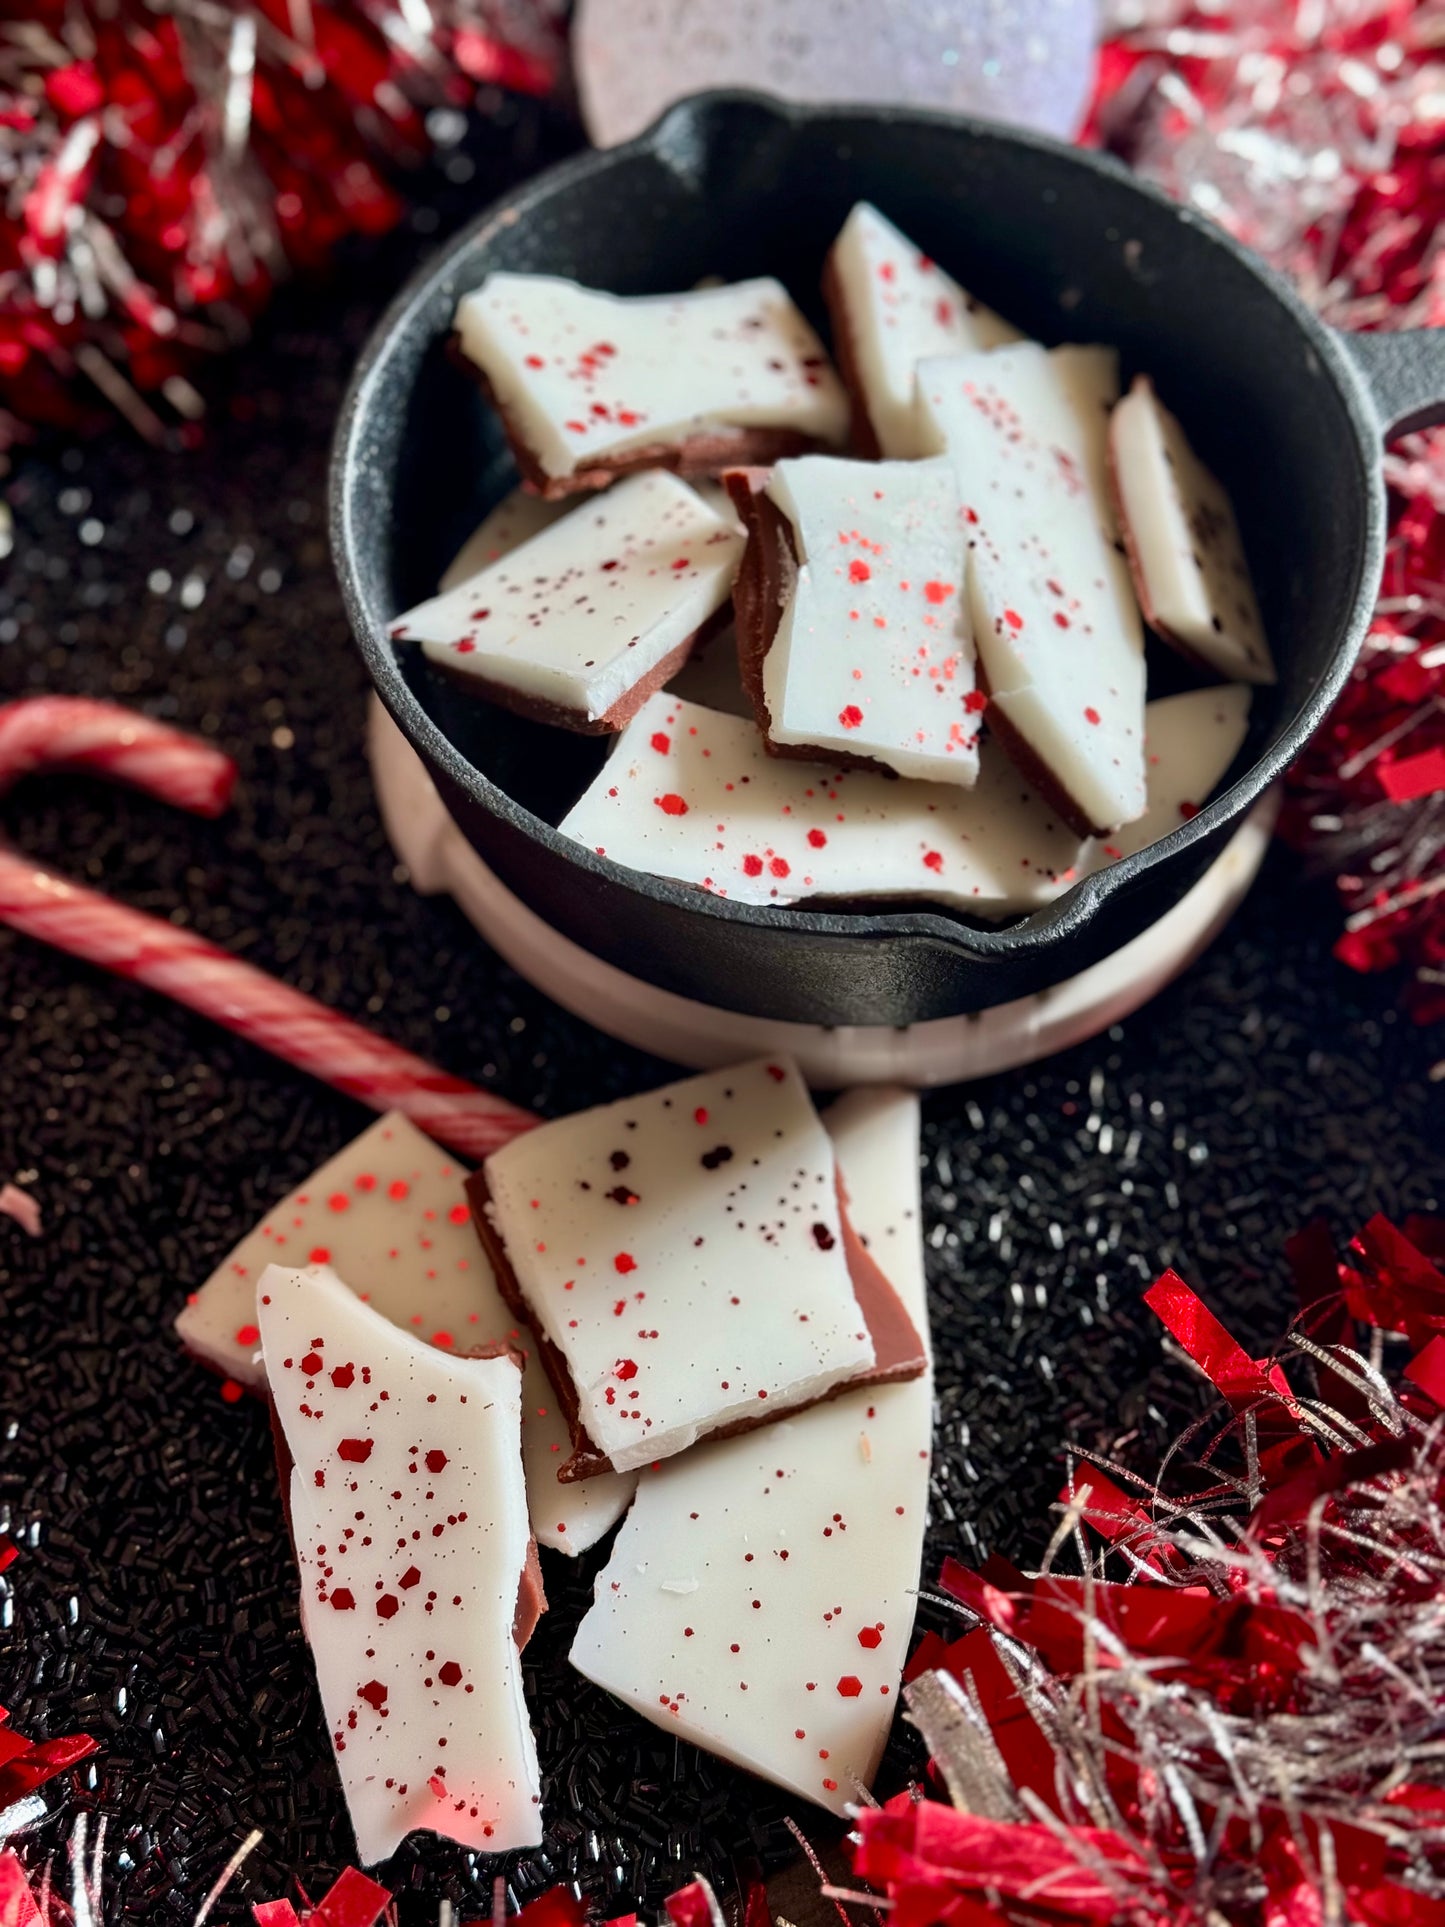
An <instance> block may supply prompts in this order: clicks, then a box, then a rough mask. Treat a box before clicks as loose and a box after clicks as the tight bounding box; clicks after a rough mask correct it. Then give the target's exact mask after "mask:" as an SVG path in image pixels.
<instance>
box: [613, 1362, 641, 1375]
mask: <svg viewBox="0 0 1445 1927" xmlns="http://www.w3.org/2000/svg"><path fill="white" fill-rule="evenodd" d="M615 1369H616V1374H617V1377H618V1378H621V1379H628V1378H636V1376H637V1366H636V1365H635V1364H634V1363H633V1361H632V1360H631V1359H630V1358H619V1359H618V1361H617V1365H616V1368H615Z"/></svg>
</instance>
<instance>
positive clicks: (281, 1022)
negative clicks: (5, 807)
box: [0, 696, 537, 1160]
mask: <svg viewBox="0 0 1445 1927" xmlns="http://www.w3.org/2000/svg"><path fill="white" fill-rule="evenodd" d="M40 769H87V770H92V771H95V772H96V773H98V774H102V775H105V776H108V777H111V778H114V779H115V780H116V781H118V782H125V783H130V784H133V785H134V786H135V787H136V788H137V789H142V790H145V791H146V792H147V793H148V794H150V795H152V796H156V797H159V798H160V800H161V801H162V802H165V803H174V804H176V805H177V806H178V807H179V808H181V809H184V810H190V811H192V812H193V813H195V814H197V815H201V816H216V815H219V813H220V812H221V810H223V809H224V808H225V806H226V803H227V801H228V800H229V798H230V794H231V790H232V787H233V785H234V783H235V778H236V768H235V765H234V763H232V761H231V759H230V758H229V757H228V756H225V755H223V754H222V752H221V751H220V750H218V749H214V748H213V747H212V746H211V745H210V744H209V743H203V742H201V741H199V740H198V739H197V738H196V737H194V736H188V735H186V734H185V733H184V732H183V731H181V730H177V729H171V728H169V727H168V726H167V725H166V724H164V723H154V722H151V721H149V720H148V719H147V718H145V717H143V716H137V715H135V714H134V713H133V712H131V711H130V710H126V709H121V708H119V707H118V706H117V705H116V704H114V703H102V702H89V701H86V700H84V699H81V698H72V697H61V696H35V697H31V698H28V699H26V700H23V701H20V702H14V703H9V704H6V705H4V706H0V790H4V789H6V788H8V787H9V785H10V784H11V783H12V782H13V781H15V780H16V778H17V777H20V776H23V775H26V774H28V773H29V772H31V771H33V770H40ZM0 923H7V924H9V925H10V927H11V928H12V929H14V930H19V931H21V932H23V934H24V935H26V936H29V937H38V938H39V939H40V941H41V942H42V943H48V944H53V945H54V946H55V948H56V949H57V950H63V951H65V952H66V953H67V954H68V955H70V956H72V957H79V958H82V959H83V960H84V961H85V962H86V963H93V964H99V965H100V966H101V968H102V969H105V970H110V971H113V972H114V973H115V974H116V975H117V976H119V977H129V978H131V979H133V980H134V981H135V982H136V983H141V984H145V985H147V986H148V987H149V988H150V989H152V990H159V991H161V992H162V993H163V994H164V995H165V996H167V997H172V998H174V999H175V1001H176V1002H177V1003H180V1004H185V1005H186V1006H187V1007H188V1008H189V1009H191V1010H196V1011H199V1012H200V1013H201V1015H202V1016H203V1017H209V1018H211V1019H212V1021H213V1022H215V1023H218V1024H222V1025H224V1026H225V1028H226V1029H227V1030H231V1031H234V1032H235V1033H236V1035H237V1036H238V1037H244V1038H245V1039H246V1040H247V1041H248V1042H249V1043H253V1044H258V1045H260V1047H261V1048H262V1049H263V1050H268V1051H270V1052H271V1053H272V1054H273V1055H274V1056H276V1057H279V1058H281V1059H282V1060H283V1061H284V1062H285V1063H287V1064H291V1065H293V1066H294V1067H295V1068H296V1069H297V1070H303V1071H306V1072H308V1073H309V1074H310V1075H311V1076H312V1077H316V1078H319V1079H320V1080H321V1081H322V1082H323V1083H326V1084H330V1085H332V1086H333V1087H334V1088H335V1089H337V1090H339V1091H345V1092H346V1093H347V1095H348V1096H350V1097H355V1098H359V1099H360V1100H361V1102H362V1103H363V1104H369V1105H370V1106H371V1108H372V1109H373V1110H376V1111H400V1112H402V1113H403V1115H405V1116H406V1117H409V1118H410V1119H411V1121H412V1122H413V1123H414V1124H415V1125H416V1126H417V1127H418V1129H419V1130H423V1131H425V1132H426V1133H427V1135H428V1136H430V1137H434V1138H438V1139H440V1141H441V1142H442V1143H444V1144H447V1145H450V1146H451V1148H452V1149H453V1150H454V1151H456V1152H458V1153H459V1154H460V1155H461V1156H463V1157H466V1158H469V1159H473V1160H476V1159H479V1158H483V1157H486V1156H487V1155H488V1153H489V1152H492V1151H495V1150H497V1149H498V1147H499V1146H501V1145H503V1144H506V1143H508V1142H509V1141H510V1140H511V1139H512V1138H514V1137H516V1136H518V1134H519V1133H521V1132H522V1131H526V1130H530V1129H531V1127H532V1126H533V1125H534V1124H535V1123H536V1122H537V1119H536V1118H535V1117H534V1116H533V1115H532V1114H531V1112H529V1111H524V1110H521V1109H519V1108H518V1107H517V1106H516V1105H515V1104H509V1103H507V1101H506V1099H505V1098H501V1097H497V1096H495V1095H494V1094H493V1093H492V1092H490V1091H484V1090H479V1089H478V1088H477V1086H476V1085H474V1084H468V1083H466V1082H465V1080H464V1079H462V1078H460V1077H452V1076H450V1075H449V1074H448V1073H447V1072H446V1071H443V1070H439V1069H438V1068H437V1067H436V1065H435V1064H429V1063H428V1062H427V1061H426V1059H425V1058H423V1057H414V1056H413V1055H412V1053H411V1052H410V1051H405V1050H402V1049H401V1048H400V1046H399V1045H396V1044H392V1043H388V1042H387V1040H386V1039H385V1038H384V1037H378V1036H377V1035H376V1034H375V1032H374V1031H370V1030H367V1029H366V1028H365V1026H364V1025H362V1024H357V1023H353V1022H352V1020H351V1019H350V1018H349V1017H343V1016H341V1015H340V1014H339V1012H337V1011H334V1010H328V1009H327V1008H326V1006H325V1005H324V1004H318V1003H317V1002H316V1000H315V998H313V997H308V996H306V995H305V994H304V993H303V992H301V991H299V990H292V989H291V988H290V987H289V986H288V985H286V984H283V983H280V982H279V981H278V980H277V979H276V978H274V977H270V976H268V975H267V974H266V973H265V971H263V970H257V969H256V968H255V966H254V965H252V964H248V963H242V962H241V960H240V959H239V958H238V957H233V956H232V955H231V954H230V952H229V951H226V950H222V949H220V948H219V946H217V945H216V944H213V943H209V942H207V940H206V939H205V938H204V937H198V936H196V935H195V934H194V933H193V932H191V931H188V930H179V929H177V928H176V927H175V925H174V924H170V923H165V922H163V921H162V920H161V919H160V918H159V917H153V916H149V915H147V914H146V913H145V912H144V911H141V910H132V909H129V908H128V907H127V906H126V905H125V904H123V903H116V902H115V901H114V900H113V899H112V898H110V897H105V896H101V895H100V894H99V892H98V891H95V890H90V889H87V888H86V887H85V885H83V884H79V883H71V882H70V881H69V880H68V879H67V878H65V877H62V876H57V875H56V874H55V872H54V871H53V870H47V869H44V868H43V867H42V866H40V865H39V864H36V863H34V862H32V861H30V859H28V858H27V857H24V856H22V855H21V854H20V853H19V852H18V851H16V850H11V849H7V848H5V847H3V846H0Z"/></svg>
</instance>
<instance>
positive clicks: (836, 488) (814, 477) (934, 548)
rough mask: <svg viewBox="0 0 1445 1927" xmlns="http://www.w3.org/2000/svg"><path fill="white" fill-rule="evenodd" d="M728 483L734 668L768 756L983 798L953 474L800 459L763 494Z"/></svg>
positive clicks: (979, 702)
mask: <svg viewBox="0 0 1445 1927" xmlns="http://www.w3.org/2000/svg"><path fill="white" fill-rule="evenodd" d="M728 479H729V489H730V492H731V493H732V496H733V500H734V503H735V504H736V506H737V507H738V509H739V512H740V513H741V514H742V516H743V517H744V520H745V522H746V524H747V527H748V547H747V552H746V555H745V557H744V560H743V574H742V578H741V580H740V582H739V586H738V593H737V598H736V600H737V611H738V656H739V661H740V663H741V665H742V669H743V676H744V683H745V687H746V688H747V689H748V692H749V694H750V696H751V697H752V700H753V706H754V710H755V712H756V714H757V718H758V723H759V726H760V727H761V729H762V731H763V734H764V736H765V738H766V740H767V743H768V745H769V747H770V748H771V749H773V750H774V751H776V752H777V753H778V754H779V755H793V756H800V757H804V758H810V759H812V760H814V761H816V760H818V759H819V758H820V757H826V758H827V759H829V760H830V761H833V762H835V763H837V764H838V765H840V766H846V765H855V764H861V765H864V766H868V767H875V768H883V769H891V770H894V771H896V772H897V773H898V774H899V775H900V776H912V777H918V778H920V779H923V780H931V781H934V782H942V783H960V784H964V785H971V784H972V783H974V782H975V781H976V779H977V777H978V738H979V730H980V727H981V724H982V711H983V707H984V700H983V697H982V695H981V694H980V693H979V691H978V690H977V689H976V688H975V686H974V650H973V631H972V626H971V624H970V621H969V616H968V608H967V601H966V597H965V595H964V581H963V571H964V557H965V554H966V543H965V538H964V528H963V509H962V504H961V502H960V499H959V490H958V481H957V478H956V476H955V475H954V472H953V469H952V467H951V465H950V464H949V463H948V462H946V461H941V462H845V461H838V460H836V459H834V458H832V457H830V456H826V455H807V456H803V457H801V458H800V459H799V460H797V461H791V462H779V464H778V465H777V467H776V468H775V469H773V471H772V473H771V475H770V477H769V478H768V479H767V481H766V483H765V484H764V485H763V486H762V487H761V488H757V487H755V486H754V485H753V484H754V482H755V481H756V480H758V479H760V478H759V477H758V476H757V472H756V471H753V472H751V473H749V474H746V475H744V474H740V473H738V472H737V471H734V472H733V473H732V474H731V475H730V476H729V478H728Z"/></svg>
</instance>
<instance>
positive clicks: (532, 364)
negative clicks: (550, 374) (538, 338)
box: [527, 355, 547, 368]
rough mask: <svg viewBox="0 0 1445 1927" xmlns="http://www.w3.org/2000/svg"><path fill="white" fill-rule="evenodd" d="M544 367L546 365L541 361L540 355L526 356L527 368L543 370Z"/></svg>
mask: <svg viewBox="0 0 1445 1927" xmlns="http://www.w3.org/2000/svg"><path fill="white" fill-rule="evenodd" d="M546 365H547V364H546V362H545V361H543V359H542V357H541V356H540V355H528V356H527V366H528V367H529V368H545V367H546Z"/></svg>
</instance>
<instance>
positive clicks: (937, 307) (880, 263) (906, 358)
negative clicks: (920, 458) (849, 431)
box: [823, 201, 1019, 460]
mask: <svg viewBox="0 0 1445 1927" xmlns="http://www.w3.org/2000/svg"><path fill="white" fill-rule="evenodd" d="M823 295H824V299H825V300H826V301H827V303H828V313H829V315H830V317H831V319H832V323H833V339H834V341H835V342H836V344H837V348H838V364H839V367H840V369H841V370H842V374H843V379H844V381H845V382H846V384H847V387H848V392H849V394H850V396H851V397H852V402H853V445H854V447H855V448H856V449H857V450H858V452H859V453H860V454H862V455H868V456H873V457H877V456H879V455H882V456H885V457H887V458H889V459H892V460H911V459H912V458H913V457H914V456H917V455H923V454H926V453H927V452H928V450H927V447H926V445H925V436H924V433H923V430H922V428H921V426H920V423H919V420H918V410H917V397H916V393H915V387H914V376H915V372H916V370H917V367H918V364H919V362H920V361H922V360H923V359H924V358H925V357H926V356H930V355H958V354H967V353H970V352H972V351H976V350H980V349H986V348H996V347H998V346H1000V345H1001V344H1002V343H1004V342H1010V341H1017V340H1018V339H1019V334H1018V330H1017V329H1016V328H1013V327H1011V326H1010V325H1009V323H1008V322H1006V321H1004V320H1003V319H1002V318H1001V317H1000V316H999V315H996V314H994V313H993V312H992V310H991V309H988V308H985V307H984V306H983V304H982V303H981V302H978V301H975V300H974V299H973V297H972V295H969V294H965V293H964V291H963V289H962V288H961V287H960V286H959V285H958V283H957V282H956V281H955V280H954V279H953V277H952V276H951V275H948V274H945V273H944V271H943V269H942V268H940V267H939V265H938V263H937V262H936V261H934V260H931V259H930V258H929V256H928V255H926V254H924V253H923V252H922V250H921V249H920V248H917V247H915V246H914V244H913V242H912V241H910V240H909V239H908V236H907V235H906V234H903V233H902V232H900V230H899V229H898V228H896V227H895V226H894V225H893V223H892V222H891V221H888V220H885V219H884V217H883V216H882V215H881V214H880V213H879V212H878V210H877V208H876V207H871V206H870V205H869V204H868V202H867V201H860V202H859V203H858V205H857V206H856V207H855V208H854V209H853V212H852V213H851V214H850V215H849V216H848V218H847V220H846V221H845V222H844V223H843V226H842V228H841V229H840V230H839V233H838V238H837V240H836V241H835V242H834V243H833V246H832V249H831V251H830V253H829V255H828V259H827V262H826V264H825V266H824V269H823Z"/></svg>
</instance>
